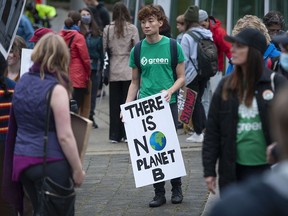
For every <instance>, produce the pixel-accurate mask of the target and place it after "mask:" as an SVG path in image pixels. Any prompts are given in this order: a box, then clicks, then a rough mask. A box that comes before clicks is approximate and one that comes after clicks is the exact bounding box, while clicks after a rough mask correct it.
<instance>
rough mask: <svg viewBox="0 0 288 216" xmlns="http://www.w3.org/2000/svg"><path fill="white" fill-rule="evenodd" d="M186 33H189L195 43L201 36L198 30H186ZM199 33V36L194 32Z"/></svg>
mask: <svg viewBox="0 0 288 216" xmlns="http://www.w3.org/2000/svg"><path fill="white" fill-rule="evenodd" d="M186 33H187V34H188V35H190V36H191V37H192V38H193V39H194V40H195V41H196V42H197V43H199V42H200V40H201V38H203V36H202V35H201V33H199V32H197V33H195V32H193V31H187V32H186ZM198 33H199V34H200V37H198V36H197V35H196V34H198Z"/></svg>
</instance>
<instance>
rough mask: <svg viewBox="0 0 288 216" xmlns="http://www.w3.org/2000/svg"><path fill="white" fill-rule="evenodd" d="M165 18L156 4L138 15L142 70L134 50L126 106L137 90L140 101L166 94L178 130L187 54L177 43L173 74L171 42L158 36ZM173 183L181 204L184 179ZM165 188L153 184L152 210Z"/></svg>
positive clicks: (174, 200)
mask: <svg viewBox="0 0 288 216" xmlns="http://www.w3.org/2000/svg"><path fill="white" fill-rule="evenodd" d="M164 18H165V14H163V12H161V10H159V8H158V7H155V6H153V5H147V6H145V7H143V8H142V9H141V10H140V11H139V13H138V19H139V21H140V22H141V28H142V31H143V33H144V34H145V36H146V37H145V39H144V40H143V41H141V51H140V60H141V61H140V62H141V64H140V69H139V68H138V67H137V66H136V65H137V62H136V61H135V59H134V50H135V47H134V48H133V49H132V51H131V53H130V63H129V66H130V67H132V81H131V84H130V87H129V91H128V95H127V98H126V103H128V102H131V101H133V100H135V98H136V96H137V92H138V90H139V97H140V98H145V97H148V96H151V95H154V94H157V93H159V92H163V91H165V94H166V95H165V99H166V100H167V101H168V102H170V107H171V112H172V116H173V120H174V124H175V128H177V127H176V126H177V121H178V109H177V103H176V96H177V91H178V89H180V88H181V87H182V86H183V85H184V83H185V74H184V71H185V68H184V54H183V51H182V49H181V46H180V45H179V44H177V52H178V56H177V63H178V64H177V67H176V72H175V73H176V74H174V72H173V69H172V66H171V55H170V39H169V38H167V37H165V36H163V35H160V34H159V28H160V27H161V26H162V25H163V19H164ZM136 46H137V45H136ZM174 75H176V78H174ZM140 80H141V84H140ZM171 184H172V197H171V201H172V203H173V204H178V203H181V202H182V200H183V195H182V189H181V177H179V178H175V179H172V180H171ZM164 185H165V182H164V181H162V182H157V183H155V184H154V189H155V197H154V198H153V200H152V201H151V202H150V203H149V206H150V207H158V206H161V205H163V204H165V203H166V198H165V188H164Z"/></svg>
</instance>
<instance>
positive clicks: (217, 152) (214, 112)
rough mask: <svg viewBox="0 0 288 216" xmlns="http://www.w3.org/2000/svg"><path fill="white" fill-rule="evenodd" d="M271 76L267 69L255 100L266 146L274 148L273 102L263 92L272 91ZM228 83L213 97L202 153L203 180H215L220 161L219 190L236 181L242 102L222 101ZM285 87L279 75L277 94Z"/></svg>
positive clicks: (277, 75)
mask: <svg viewBox="0 0 288 216" xmlns="http://www.w3.org/2000/svg"><path fill="white" fill-rule="evenodd" d="M271 73H272V71H271V70H269V69H267V68H265V70H264V72H263V73H262V75H261V77H260V79H259V80H258V82H257V83H256V87H255V97H256V101H257V105H258V109H259V115H260V119H261V123H262V129H263V132H264V136H265V140H266V144H267V145H270V144H271V138H270V130H269V106H270V104H271V100H265V99H264V98H263V92H264V91H265V90H268V89H270V90H272V87H271V78H270V77H271ZM229 76H231V75H229ZM226 79H227V77H225V78H223V80H222V81H221V82H220V83H219V85H218V87H217V89H216V91H215V93H214V95H213V98H212V101H211V104H210V109H209V114H208V120H207V124H206V132H205V137H204V142H203V151H202V160H203V167H204V177H208V176H216V162H217V160H218V159H219V168H218V173H219V186H220V189H221V188H222V187H223V186H226V185H227V184H229V183H231V182H235V181H236V135H237V124H238V107H239V100H238V96H237V95H236V94H232V95H230V96H229V98H228V100H227V101H223V100H222V97H221V93H222V88H223V84H224V81H225V80H226ZM284 83H286V79H285V78H284V77H283V76H282V75H280V74H277V73H276V75H275V78H274V85H275V91H276V92H277V91H278V90H279V88H280V87H281V85H284Z"/></svg>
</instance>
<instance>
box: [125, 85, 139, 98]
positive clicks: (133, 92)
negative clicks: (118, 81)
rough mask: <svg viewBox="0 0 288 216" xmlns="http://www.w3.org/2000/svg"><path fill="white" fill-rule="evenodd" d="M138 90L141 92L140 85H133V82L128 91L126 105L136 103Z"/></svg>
mask: <svg viewBox="0 0 288 216" xmlns="http://www.w3.org/2000/svg"><path fill="white" fill-rule="evenodd" d="M138 90H139V88H138V85H137V84H135V83H133V82H131V84H130V86H129V90H128V94H127V98H126V102H125V103H128V102H131V101H134V100H135V98H136V95H137V92H138Z"/></svg>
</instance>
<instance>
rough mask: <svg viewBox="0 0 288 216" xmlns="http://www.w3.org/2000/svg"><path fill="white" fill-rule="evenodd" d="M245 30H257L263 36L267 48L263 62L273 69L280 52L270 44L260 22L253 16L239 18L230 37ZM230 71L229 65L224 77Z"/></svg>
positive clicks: (267, 34)
mask: <svg viewBox="0 0 288 216" xmlns="http://www.w3.org/2000/svg"><path fill="white" fill-rule="evenodd" d="M245 28H254V29H257V30H259V31H260V32H261V33H262V34H264V36H265V39H266V43H267V48H266V50H265V53H264V55H263V57H264V61H265V63H266V66H267V67H268V68H270V69H273V67H274V66H272V65H274V62H276V61H277V60H278V59H279V56H280V51H278V50H277V48H276V47H275V45H274V44H273V43H271V37H270V35H269V33H268V30H267V28H266V26H265V25H264V23H263V22H262V20H261V19H260V18H259V17H257V16H254V15H245V16H244V17H242V18H240V19H239V20H238V21H237V23H236V24H235V26H234V28H233V30H232V35H233V36H234V35H237V34H238V33H240V31H242V30H243V29H245ZM232 70H233V65H232V64H231V63H230V64H229V66H228V68H227V71H226V75H227V74H230V73H231V72H232Z"/></svg>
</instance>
